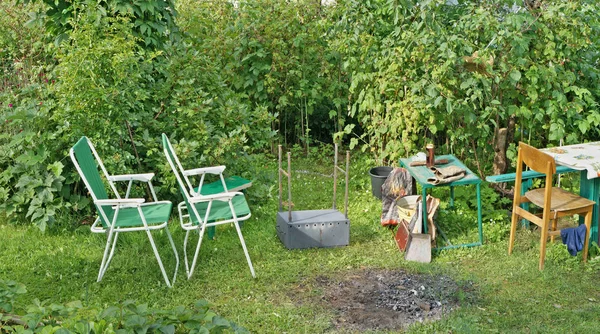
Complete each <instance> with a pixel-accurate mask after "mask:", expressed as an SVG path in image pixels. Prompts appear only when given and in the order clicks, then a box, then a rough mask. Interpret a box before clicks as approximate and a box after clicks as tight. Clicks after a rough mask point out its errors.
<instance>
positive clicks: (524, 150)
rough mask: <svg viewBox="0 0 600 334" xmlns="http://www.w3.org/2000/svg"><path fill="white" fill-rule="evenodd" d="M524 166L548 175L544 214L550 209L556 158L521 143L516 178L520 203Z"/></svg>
mask: <svg viewBox="0 0 600 334" xmlns="http://www.w3.org/2000/svg"><path fill="white" fill-rule="evenodd" d="M523 164H525V165H526V166H528V167H529V168H531V169H532V170H534V171H536V172H538V173H542V174H545V175H546V186H545V188H546V190H545V196H544V198H545V200H544V202H545V205H544V212H546V211H547V209H549V207H550V200H551V198H550V194H551V193H552V177H553V175H554V174H555V173H556V162H555V161H554V158H553V157H552V156H550V155H548V154H546V153H544V152H542V151H540V150H538V149H537V148H535V147H533V146H531V145H527V144H525V143H523V142H519V153H518V157H517V172H516V178H515V190H514V191H515V200H516V201H515V202H520V198H521V183H522V174H523Z"/></svg>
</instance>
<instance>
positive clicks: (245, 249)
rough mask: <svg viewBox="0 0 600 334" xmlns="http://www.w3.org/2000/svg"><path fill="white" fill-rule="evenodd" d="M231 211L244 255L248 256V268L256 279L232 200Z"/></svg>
mask: <svg viewBox="0 0 600 334" xmlns="http://www.w3.org/2000/svg"><path fill="white" fill-rule="evenodd" d="M229 209H230V210H231V213H232V215H233V225H235V230H236V231H237V234H238V236H239V237H240V242H241V243H242V248H243V249H244V254H245V255H246V260H247V261H248V267H250V272H251V273H252V277H254V278H256V274H255V273H254V267H253V266H252V261H251V260H250V255H249V254H248V249H247V248H246V242H245V241H244V236H243V235H242V230H241V229H240V223H239V222H238V220H237V215H236V213H235V209H234V208H233V203H231V200H229Z"/></svg>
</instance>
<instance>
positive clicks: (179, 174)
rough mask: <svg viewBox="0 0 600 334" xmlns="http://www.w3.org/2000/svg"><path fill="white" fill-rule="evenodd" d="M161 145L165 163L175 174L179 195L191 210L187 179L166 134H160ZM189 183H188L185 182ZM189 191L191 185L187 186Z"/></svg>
mask: <svg viewBox="0 0 600 334" xmlns="http://www.w3.org/2000/svg"><path fill="white" fill-rule="evenodd" d="M162 144H163V148H164V151H165V156H166V157H167V161H168V162H169V165H170V166H171V169H172V170H173V173H174V174H175V178H177V185H178V186H179V191H181V195H183V199H184V200H185V204H186V205H187V207H188V208H191V206H190V203H189V200H190V192H189V191H188V190H187V189H186V187H185V186H186V182H185V181H184V180H186V181H187V178H186V177H185V176H184V175H183V171H184V169H183V167H182V166H181V163H179V159H178V158H177V154H175V150H174V149H173V146H172V145H171V142H170V141H169V137H167V135H166V134H164V133H163V134H162ZM187 183H189V182H187ZM188 186H189V187H190V189H192V187H191V185H189V184H188Z"/></svg>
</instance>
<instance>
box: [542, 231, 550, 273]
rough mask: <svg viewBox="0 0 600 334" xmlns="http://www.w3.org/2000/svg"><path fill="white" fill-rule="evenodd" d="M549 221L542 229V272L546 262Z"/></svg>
mask: <svg viewBox="0 0 600 334" xmlns="http://www.w3.org/2000/svg"><path fill="white" fill-rule="evenodd" d="M549 223H550V222H549V221H547V222H546V223H545V224H544V227H543V228H542V229H541V236H540V271H541V270H544V261H545V260H546V243H547V242H548V225H549Z"/></svg>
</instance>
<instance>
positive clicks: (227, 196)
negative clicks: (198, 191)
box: [190, 191, 244, 203]
mask: <svg viewBox="0 0 600 334" xmlns="http://www.w3.org/2000/svg"><path fill="white" fill-rule="evenodd" d="M236 195H244V194H243V193H241V192H237V191H236V192H229V193H220V194H214V195H206V196H194V197H192V198H190V203H198V202H206V201H213V200H217V201H228V200H230V199H232V198H233V197H235V196H236Z"/></svg>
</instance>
